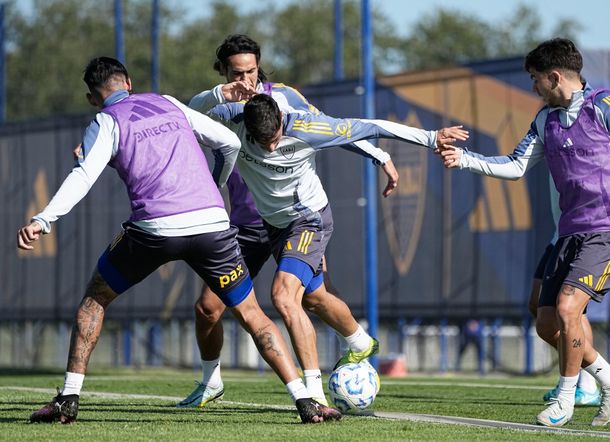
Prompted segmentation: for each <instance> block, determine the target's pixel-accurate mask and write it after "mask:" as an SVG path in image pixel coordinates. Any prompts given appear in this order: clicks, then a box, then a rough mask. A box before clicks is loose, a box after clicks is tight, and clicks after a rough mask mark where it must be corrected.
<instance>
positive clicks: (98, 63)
mask: <svg viewBox="0 0 610 442" xmlns="http://www.w3.org/2000/svg"><path fill="white" fill-rule="evenodd" d="M117 75H120V76H123V77H125V78H124V79H125V80H127V79H129V73H128V72H127V69H126V68H125V66H123V64H122V63H121V62H120V61H119V60H117V59H114V58H111V57H98V58H94V59H93V60H91V61H90V62H89V64H87V67H86V68H85V75H84V76H83V80H84V81H85V83H87V86H88V87H89V90H90V91H94V90H96V89H97V88H100V87H104V86H106V84H107V83H108V81H110V80H112V79H113V77H115V76H117Z"/></svg>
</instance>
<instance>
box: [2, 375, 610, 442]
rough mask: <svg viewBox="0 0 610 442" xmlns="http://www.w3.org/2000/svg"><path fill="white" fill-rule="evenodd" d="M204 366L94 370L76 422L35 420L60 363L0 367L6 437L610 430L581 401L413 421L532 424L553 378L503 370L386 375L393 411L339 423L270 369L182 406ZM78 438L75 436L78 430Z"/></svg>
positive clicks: (529, 410)
mask: <svg viewBox="0 0 610 442" xmlns="http://www.w3.org/2000/svg"><path fill="white" fill-rule="evenodd" d="M198 377H199V373H198V372H192V371H184V370H183V371H175V370H164V369H146V370H125V369H120V370H93V371H92V372H91V373H90V374H89V375H88V376H87V378H86V379H85V388H84V390H83V394H82V396H81V406H80V411H79V416H78V422H77V423H75V424H73V425H60V424H53V425H48V424H29V423H28V418H29V415H30V413H31V412H32V411H34V410H35V409H37V408H39V407H40V406H42V405H43V404H44V403H46V402H48V401H49V400H50V399H51V397H52V396H53V395H54V387H55V386H58V385H60V384H61V383H62V382H63V374H62V373H59V372H41V371H38V372H33V371H27V370H21V371H18V370H4V371H0V422H1V427H0V440H6V441H19V440H28V441H38V440H108V441H123V440H130V441H132V440H142V441H149V440H172V441H174V440H175V441H183V440H184V441H186V440H204V439H207V440H220V441H230V440H235V441H244V440H247V441H248V442H252V441H270V440H272V441H283V442H288V441H290V442H292V441H301V440H312V441H321V442H322V441H324V442H325V441H394V440H401V441H403V440H429V441H440V440H469V441H474V440H480V441H488V440H511V441H512V440H515V441H527V440H536V441H540V440H542V441H544V440H549V441H550V440H567V439H569V440H591V438H593V437H594V438H596V439H599V438H602V437H604V436H607V437H610V427H609V428H608V429H602V430H601V431H600V430H599V429H594V428H593V427H591V426H590V425H589V423H590V420H591V418H592V417H593V415H594V414H595V411H596V409H595V408H591V407H588V408H577V409H576V413H575V415H574V420H573V422H572V423H570V424H568V425H567V426H566V427H564V428H567V429H570V430H580V431H579V432H574V431H573V432H557V431H553V432H547V431H543V429H540V430H538V431H536V430H535V429H534V431H532V430H531V429H521V430H515V429H507V428H491V427H485V426H472V425H452V424H446V423H430V422H420V421H414V420H413V416H410V415H413V414H418V415H419V414H423V415H436V416H461V417H468V418H476V419H485V420H495V421H503V422H514V423H520V424H532V423H534V418H535V416H536V414H537V413H538V412H539V411H540V410H541V409H542V407H543V406H544V404H543V403H542V400H541V397H542V394H543V393H544V391H545V390H546V389H547V388H549V387H551V386H553V379H552V378H550V377H546V378H533V377H530V378H526V377H523V378H504V377H503V378H500V377H492V376H490V377H486V378H478V377H458V376H442V377H429V376H427V377H423V376H409V377H407V378H404V379H393V378H383V377H382V381H381V391H380V393H379V396H378V398H377V400H376V402H375V404H374V407H373V409H374V410H375V411H376V412H379V413H380V414H384V412H385V414H384V415H389V416H391V417H394V418H393V419H388V418H379V417H370V416H347V417H345V418H344V419H343V420H342V421H341V422H334V423H326V424H321V425H302V424H301V423H300V420H299V419H298V415H297V413H296V410H294V409H293V408H292V407H291V402H290V400H289V397H288V395H287V394H286V392H285V389H284V386H283V385H282V384H281V383H280V381H279V380H278V379H277V378H276V377H275V376H273V375H271V374H269V373H265V374H259V373H256V372H235V371H228V370H226V371H224V375H223V377H224V382H225V390H226V393H225V397H224V402H222V403H221V404H214V405H212V406H209V407H207V408H205V409H204V410H200V409H187V410H184V409H176V408H175V406H174V405H175V402H176V401H177V400H179V399H182V398H183V397H184V396H186V395H187V394H188V393H190V391H191V390H192V387H193V380H194V379H195V378H198ZM73 438H74V439H73Z"/></svg>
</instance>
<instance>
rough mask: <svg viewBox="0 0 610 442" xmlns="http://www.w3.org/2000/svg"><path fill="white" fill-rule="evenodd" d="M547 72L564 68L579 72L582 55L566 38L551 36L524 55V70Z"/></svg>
mask: <svg viewBox="0 0 610 442" xmlns="http://www.w3.org/2000/svg"><path fill="white" fill-rule="evenodd" d="M532 69H533V70H535V71H537V72H548V71H550V70H551V69H565V70H568V71H573V72H576V73H578V74H580V71H581V70H582V55H581V53H580V52H579V51H578V49H576V45H575V44H574V43H573V42H572V41H571V40H568V39H567V38H553V39H551V40H546V41H544V42H542V43H540V44H539V45H538V46H537V47H536V48H535V49H533V50H532V51H530V53H529V54H527V55H526V56H525V70H526V71H528V72H529V71H530V70H532Z"/></svg>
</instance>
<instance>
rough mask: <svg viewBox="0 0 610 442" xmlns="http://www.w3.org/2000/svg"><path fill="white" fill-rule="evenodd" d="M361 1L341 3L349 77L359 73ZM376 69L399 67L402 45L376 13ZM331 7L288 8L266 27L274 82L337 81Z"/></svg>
mask: <svg viewBox="0 0 610 442" xmlns="http://www.w3.org/2000/svg"><path fill="white" fill-rule="evenodd" d="M358 6H359V2H357V1H354V0H344V1H343V42H344V48H343V53H344V61H343V65H344V73H345V76H346V77H348V78H349V77H357V76H359V74H360V68H361V59H360V11H359V7H358ZM373 14H374V20H373V23H374V29H373V31H374V41H375V52H374V56H375V60H374V62H375V66H376V68H377V70H380V71H382V70H383V69H384V67H385V66H386V65H388V64H390V63H394V62H395V57H396V56H397V54H400V53H401V52H402V51H400V48H401V45H402V40H401V39H400V38H399V37H398V36H397V34H396V33H395V32H394V31H393V27H392V26H391V25H390V23H389V21H388V19H387V18H386V17H385V16H384V15H382V14H381V13H380V12H378V11H374V12H373ZM333 20H334V18H333V5H332V2H330V1H327V0H308V1H301V2H295V3H290V4H289V5H287V6H285V7H284V8H283V9H281V10H279V11H278V12H277V14H276V16H275V19H274V21H275V25H274V26H272V27H268V28H267V29H269V33H268V37H267V39H266V42H267V45H268V46H269V49H270V50H271V53H272V54H273V55H272V58H271V60H269V59H267V63H269V62H271V63H272V64H273V67H274V70H275V73H276V75H275V76H274V77H276V78H279V79H282V81H285V82H290V83H292V84H297V85H304V84H307V83H312V82H319V81H324V80H330V79H332V76H333V51H334V45H333V41H334V35H333V34H334V31H333V29H334V28H333V26H334V25H333Z"/></svg>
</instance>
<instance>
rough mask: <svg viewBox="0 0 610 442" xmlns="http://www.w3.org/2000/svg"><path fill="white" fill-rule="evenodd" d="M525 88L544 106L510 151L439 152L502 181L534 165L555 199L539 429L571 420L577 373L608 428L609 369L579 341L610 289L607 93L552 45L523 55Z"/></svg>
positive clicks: (572, 49)
mask: <svg viewBox="0 0 610 442" xmlns="http://www.w3.org/2000/svg"><path fill="white" fill-rule="evenodd" d="M525 69H526V70H527V71H528V72H529V73H530V76H531V79H532V82H533V89H534V91H535V92H536V93H537V94H538V95H540V97H542V99H543V100H544V102H545V103H546V105H545V106H544V107H543V108H542V109H541V110H540V112H538V115H536V118H535V119H534V121H533V123H532V125H531V127H530V129H529V131H528V132H527V134H526V135H525V137H524V138H523V139H522V140H521V142H520V143H519V145H518V146H517V148H516V149H515V151H514V152H513V153H512V154H511V155H509V156H506V157H491V158H488V159H487V160H482V159H481V158H480V157H478V156H477V155H475V154H473V153H471V152H463V151H461V150H459V149H453V148H451V149H448V150H445V151H444V152H442V153H441V155H443V158H444V162H445V165H446V166H448V167H459V168H461V169H467V170H470V171H473V172H476V173H481V174H485V175H489V176H496V177H500V178H505V179H518V178H520V177H521V176H523V174H524V173H525V172H526V171H527V170H528V169H529V168H531V167H532V166H533V165H534V164H536V163H537V162H538V161H539V160H541V159H542V158H545V159H546V161H547V164H548V166H549V170H550V173H551V176H552V178H553V182H554V183H555V187H556V188H557V190H558V192H559V206H560V208H561V217H560V219H559V224H558V229H559V239H558V241H557V243H556V244H555V246H554V248H553V250H552V252H551V256H550V257H549V262H548V264H547V266H546V270H545V273H544V278H543V281H542V291H541V293H540V297H539V300H538V308H537V318H536V329H537V332H538V335H539V336H540V337H541V338H542V339H544V340H545V341H546V342H548V343H550V344H551V345H554V346H556V347H557V349H558V351H559V362H560V364H559V371H560V379H559V392H558V394H557V397H556V399H554V400H552V401H551V403H550V404H549V406H548V407H547V408H546V409H545V410H543V411H542V412H541V413H540V414H538V417H537V421H538V423H539V424H541V425H547V426H562V425H564V424H566V423H567V422H568V421H570V419H571V418H572V415H573V413H574V401H575V389H576V384H577V380H578V372H579V370H580V367H581V366H582V367H583V368H584V369H585V370H586V371H587V372H589V373H590V374H591V375H593V377H595V379H596V380H597V381H598V383H599V384H600V386H601V391H602V400H601V405H600V408H599V410H598V412H597V414H596V416H595V417H594V418H593V421H592V425H594V426H601V425H606V424H607V423H608V422H610V365H608V362H607V361H606V360H605V359H604V358H603V357H602V356H601V355H600V354H599V353H598V352H597V350H596V349H595V348H594V347H593V343H592V342H590V341H589V340H588V339H587V338H586V334H585V332H584V330H583V321H582V317H583V313H584V311H585V308H586V306H587V304H588V302H589V301H590V300H591V299H593V300H594V301H597V302H600V301H601V300H602V299H603V296H604V295H605V294H606V292H607V291H608V289H609V288H610V284H609V282H608V274H610V270H609V269H610V248H609V245H610V217H609V216H608V213H609V212H608V211H609V210H610V198H609V197H608V191H607V180H608V179H609V178H610V168H608V166H607V163H608V162H609V160H610V156H609V154H608V150H607V149H608V146H609V145H610V132H609V128H610V98H609V97H610V91H607V90H600V89H593V88H592V87H591V86H590V85H588V84H586V83H584V84H583V81H582V77H581V75H580V72H581V70H582V56H581V54H580V52H579V51H578V50H577V48H576V46H575V45H574V43H573V42H571V41H570V40H567V39H562V38H555V39H552V40H548V41H545V42H543V43H541V44H540V45H539V46H538V47H536V48H535V49H534V50H532V51H531V52H530V53H529V54H528V55H527V56H526V58H525Z"/></svg>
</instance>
